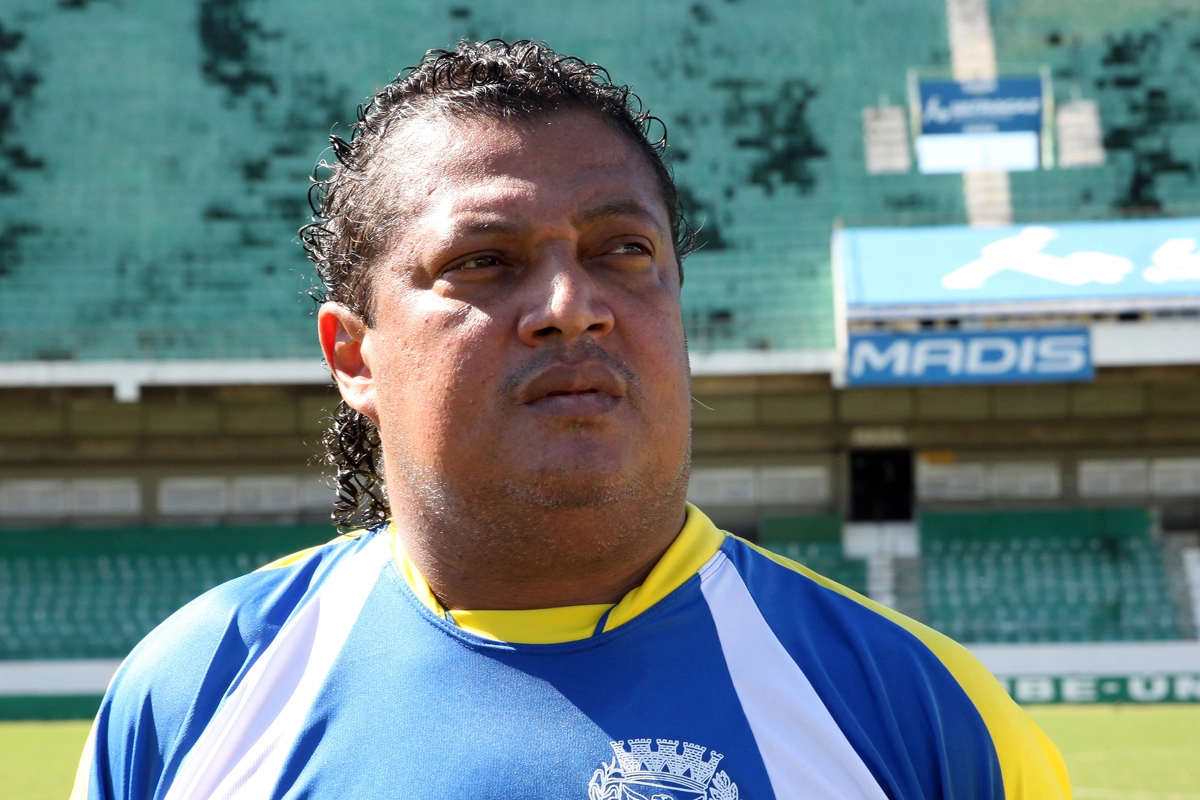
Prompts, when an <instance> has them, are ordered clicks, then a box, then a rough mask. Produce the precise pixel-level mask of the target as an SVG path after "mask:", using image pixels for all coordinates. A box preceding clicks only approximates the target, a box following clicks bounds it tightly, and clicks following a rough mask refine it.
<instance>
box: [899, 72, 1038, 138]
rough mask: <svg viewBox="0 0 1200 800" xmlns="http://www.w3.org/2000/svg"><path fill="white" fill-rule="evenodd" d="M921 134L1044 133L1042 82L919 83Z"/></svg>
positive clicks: (1024, 80)
mask: <svg viewBox="0 0 1200 800" xmlns="http://www.w3.org/2000/svg"><path fill="white" fill-rule="evenodd" d="M918 95H919V96H920V102H921V133H926V134H927V133H935V134H936V133H994V132H1000V131H1007V132H1013V131H1032V132H1034V133H1040V132H1041V130H1042V79H1041V78H1037V77H1032V78H997V79H995V80H982V81H926V80H923V81H920V83H919V84H918Z"/></svg>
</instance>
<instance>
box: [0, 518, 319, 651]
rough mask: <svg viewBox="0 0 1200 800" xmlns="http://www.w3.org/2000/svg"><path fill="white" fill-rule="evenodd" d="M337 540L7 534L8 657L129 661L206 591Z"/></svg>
mask: <svg viewBox="0 0 1200 800" xmlns="http://www.w3.org/2000/svg"><path fill="white" fill-rule="evenodd" d="M329 538H330V533H329V529H328V528H327V527H326V526H275V527H235V526H223V527H207V528H131V529H118V530H114V529H96V530H89V529H74V530H59V531H46V530H36V531H5V532H4V535H3V536H0V660H2V659H63V658H93V659H95V658H124V657H125V655H126V654H127V653H128V652H129V651H130V650H131V649H132V648H133V646H134V645H135V644H137V643H138V641H140V640H141V639H142V637H143V636H145V635H146V634H147V633H149V632H150V630H151V629H153V628H154V626H156V625H157V624H158V623H160V622H162V621H163V620H164V619H166V618H167V616H169V615H170V614H171V613H173V612H174V611H175V610H176V609H178V608H180V607H181V606H183V605H184V604H186V603H187V602H188V601H190V600H191V599H192V598H194V597H196V596H197V595H199V594H201V593H202V592H204V591H206V590H208V589H211V588H212V587H214V586H216V585H217V584H220V583H223V582H225V581H228V580H232V579H233V578H236V577H238V576H239V575H244V574H246V573H247V572H250V571H252V570H254V569H256V568H258V567H260V566H262V565H263V564H266V563H268V562H270V561H273V560H275V559H276V558H279V557H281V556H283V555H286V554H288V553H291V552H294V551H296V550H300V549H303V548H304V547H309V546H312V545H314V544H319V543H321V542H323V541H326V540H328V539H329Z"/></svg>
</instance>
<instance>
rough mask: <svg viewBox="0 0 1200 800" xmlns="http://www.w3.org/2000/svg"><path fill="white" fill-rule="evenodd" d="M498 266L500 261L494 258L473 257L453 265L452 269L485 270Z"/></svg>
mask: <svg viewBox="0 0 1200 800" xmlns="http://www.w3.org/2000/svg"><path fill="white" fill-rule="evenodd" d="M499 265H500V259H499V258H497V257H496V256H475V257H474V258H468V259H467V260H466V261H462V262H460V263H458V264H457V265H455V267H454V269H467V270H470V269H486V268H488V267H496V266H499Z"/></svg>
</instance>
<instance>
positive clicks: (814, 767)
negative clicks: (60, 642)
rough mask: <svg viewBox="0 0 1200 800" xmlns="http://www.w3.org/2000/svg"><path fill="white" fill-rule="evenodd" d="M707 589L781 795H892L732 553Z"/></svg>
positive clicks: (829, 799) (705, 578) (809, 799)
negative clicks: (790, 649) (781, 635)
mask: <svg viewBox="0 0 1200 800" xmlns="http://www.w3.org/2000/svg"><path fill="white" fill-rule="evenodd" d="M700 588H701V590H702V591H703V592H704V599H705V600H706V601H707V602H708V608H709V612H710V613H711V614H712V618H713V621H714V622H715V623H716V626H717V637H718V638H719V639H720V641H721V650H722V652H723V653H724V656H725V664H726V666H727V667H728V669H729V676H730V678H732V679H733V685H734V689H735V690H736V691H737V696H738V700H740V701H741V704H742V711H743V712H744V713H745V715H746V719H747V721H749V723H750V730H751V731H753V733H754V741H755V743H756V744H757V745H758V751H759V753H760V754H761V755H762V759H763V763H764V764H765V765H766V768H767V775H768V776H769V777H770V779H771V788H772V789H773V790H774V791H775V797H776V798H777V800H847V798H856V800H857V799H858V798H861V799H862V800H887V796H886V794H885V793H884V791H883V789H882V788H880V786H879V784H878V783H877V782H876V780H875V778H874V776H873V775H871V771H870V770H869V769H867V765H866V764H864V763H863V760H862V759H861V758H860V757H859V755H858V753H857V752H856V751H855V750H854V747H853V746H852V745H851V744H850V742H849V741H847V739H846V736H845V734H843V733H842V730H841V728H840V727H838V724H837V723H836V722H834V720H833V717H832V716H831V715H830V714H829V710H828V709H827V708H826V707H825V704H824V703H822V702H821V698H820V697H819V696H818V695H817V693H816V690H814V689H813V687H812V684H811V683H809V681H808V678H807V677H805V675H804V673H803V672H802V671H801V670H800V667H799V665H797V664H796V662H795V661H794V660H793V659H792V657H791V656H790V655H788V653H787V650H785V649H784V647H783V644H781V643H780V641H779V640H778V639H777V638H775V634H774V632H773V631H772V630H771V627H770V625H768V624H767V621H766V620H765V619H764V618H763V615H762V612H761V611H759V609H758V605H757V604H756V603H755V602H754V598H753V597H752V596H751V595H750V590H749V589H747V588H746V584H745V582H744V581H743V580H742V577H741V575H739V574H738V571H737V568H735V567H734V565H733V564H732V563H731V562H730V561H729V559H728V558H726V557H725V554H724V553H717V554H716V555H715V556H713V558H712V560H711V561H709V562H708V563H707V564H705V565H704V567H703V568H702V569H701V570H700ZM834 765H837V767H836V768H835V767H834Z"/></svg>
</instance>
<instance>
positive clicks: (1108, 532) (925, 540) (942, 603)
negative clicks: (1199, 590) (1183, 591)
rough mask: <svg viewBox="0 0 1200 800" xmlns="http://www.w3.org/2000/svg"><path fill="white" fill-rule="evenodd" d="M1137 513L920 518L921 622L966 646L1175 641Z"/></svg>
mask: <svg viewBox="0 0 1200 800" xmlns="http://www.w3.org/2000/svg"><path fill="white" fill-rule="evenodd" d="M1151 525H1152V517H1151V515H1150V514H1148V513H1147V512H1146V510H1145V509H1106V510H1069V511H1038V512H1011V511H1010V512H990V513H986V514H981V513H957V514H955V513H942V514H925V515H923V516H922V518H921V539H922V550H923V561H924V580H925V594H926V609H927V614H928V621H929V623H930V624H931V625H933V626H934V627H935V628H937V629H938V630H941V631H942V632H944V633H946V634H948V635H950V636H951V637H953V638H955V639H958V640H959V641H962V642H966V643H977V642H1082V641H1121V640H1132V641H1145V640H1161V639H1178V638H1180V634H1181V631H1180V626H1179V613H1178V609H1177V608H1176V607H1175V604H1174V602H1173V600H1172V597H1171V592H1170V583H1169V581H1168V579H1167V573H1166V569H1165V566H1164V562H1163V552H1162V546H1161V544H1160V543H1159V542H1158V541H1156V540H1155V539H1154V538H1153V537H1152V536H1151V533H1150V532H1151Z"/></svg>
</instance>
